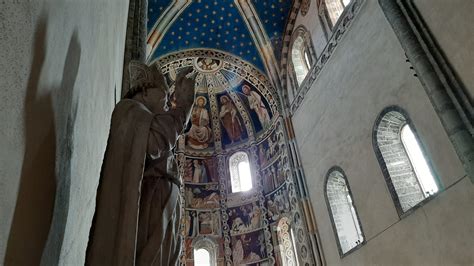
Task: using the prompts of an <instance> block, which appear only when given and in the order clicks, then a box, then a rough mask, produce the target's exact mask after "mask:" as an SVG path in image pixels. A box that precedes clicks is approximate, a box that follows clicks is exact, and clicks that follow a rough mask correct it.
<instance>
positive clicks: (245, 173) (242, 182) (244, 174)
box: [229, 152, 253, 193]
mask: <svg viewBox="0 0 474 266" xmlns="http://www.w3.org/2000/svg"><path fill="white" fill-rule="evenodd" d="M229 170H230V178H231V184H232V193H236V192H243V191H248V190H250V189H252V187H253V182H252V174H251V171H250V162H249V157H248V155H247V153H245V152H236V153H234V154H233V155H232V156H230V158H229Z"/></svg>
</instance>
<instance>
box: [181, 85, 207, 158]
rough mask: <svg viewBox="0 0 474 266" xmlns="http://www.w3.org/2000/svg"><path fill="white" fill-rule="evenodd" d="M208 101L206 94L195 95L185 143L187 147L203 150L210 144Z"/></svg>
mask: <svg viewBox="0 0 474 266" xmlns="http://www.w3.org/2000/svg"><path fill="white" fill-rule="evenodd" d="M209 113H210V112H209V101H208V98H207V96H206V95H199V94H197V95H196V100H195V102H194V107H193V110H192V112H191V119H190V123H189V125H190V126H189V129H188V130H187V133H186V144H187V146H188V147H189V148H192V149H195V150H203V149H207V148H209V147H210V145H211V146H212V142H213V141H212V130H211V123H210V116H209Z"/></svg>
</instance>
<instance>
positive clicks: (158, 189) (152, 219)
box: [86, 99, 185, 265]
mask: <svg viewBox="0 0 474 266" xmlns="http://www.w3.org/2000/svg"><path fill="white" fill-rule="evenodd" d="M184 119H185V118H184V117H181V116H177V115H176V114H174V113H173V112H166V113H165V112H163V113H161V114H153V113H151V112H150V111H149V110H148V109H147V108H146V107H145V106H144V105H143V104H142V103H140V102H138V101H135V100H129V99H125V100H122V101H120V102H119V103H118V104H117V106H116V107H115V109H114V112H113V114H112V124H111V129H110V135H109V140H108V144H107V150H106V153H105V159H104V163H103V166H102V172H101V178H100V181H99V188H98V192H97V205H96V213H95V215H94V220H93V224H92V228H91V234H90V236H89V245H88V248H87V254H86V265H135V264H137V265H175V264H176V263H177V259H178V256H179V251H180V246H181V245H180V237H179V232H178V231H179V230H178V229H179V227H178V226H179V219H180V217H179V215H180V213H179V211H180V207H179V203H178V198H179V188H178V186H177V185H175V184H174V183H178V182H179V181H178V182H177V180H176V179H177V178H178V177H177V175H174V176H173V175H172V174H169V171H167V168H168V166H169V163H168V162H169V159H170V157H171V152H170V151H171V149H172V147H173V146H174V145H175V142H176V139H177V136H178V133H180V132H181V131H182V129H183V125H184V122H185V121H184ZM173 178H174V180H173ZM178 180H179V179H178ZM172 181H173V182H174V183H173V182H172Z"/></svg>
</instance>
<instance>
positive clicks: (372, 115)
mask: <svg viewBox="0 0 474 266" xmlns="http://www.w3.org/2000/svg"><path fill="white" fill-rule="evenodd" d="M352 23H353V24H352V26H351V28H350V29H349V30H348V31H347V32H346V34H345V35H344V36H343V37H342V39H341V41H340V43H339V44H338V46H337V47H336V50H335V51H334V53H333V54H332V56H331V57H330V59H329V61H328V62H327V63H326V65H325V66H324V68H323V70H322V71H321V73H320V75H319V77H318V78H317V79H316V80H315V82H314V83H313V85H312V87H311V89H310V90H309V91H308V93H307V94H306V96H305V98H304V100H303V102H302V104H301V106H300V107H299V109H298V110H297V111H296V112H295V114H294V115H293V117H292V120H293V124H294V129H295V135H296V141H297V143H298V148H299V151H300V155H301V156H300V157H301V160H302V164H303V168H304V171H305V176H306V182H307V185H308V188H309V193H310V198H311V202H312V204H313V208H314V213H315V216H316V222H317V224H318V231H319V235H320V237H321V242H322V248H323V251H324V255H325V259H326V262H327V265H368V264H379V265H429V264H433V265H446V264H472V263H474V255H473V254H474V245H473V242H472V239H473V235H474V219H473V217H474V210H473V209H472V204H474V194H473V192H474V188H473V184H472V183H471V182H470V181H469V178H468V177H466V174H465V172H464V170H463V167H462V165H461V163H460V162H459V160H458V158H457V156H456V153H455V151H454V149H453V147H452V145H451V143H450V142H449V139H448V136H447V134H446V133H445V131H444V129H443V127H442V125H441V123H440V121H439V119H438V117H437V115H436V113H435V111H434V109H433V107H432V105H431V103H430V101H429V99H428V97H427V95H426V93H425V90H424V88H423V86H422V85H421V83H420V81H419V80H418V78H416V77H415V76H414V75H413V74H414V72H413V71H412V70H410V68H409V67H410V64H409V63H407V62H406V61H405V60H406V58H405V55H404V52H403V50H402V48H401V46H400V44H399V42H398V40H397V38H396V36H395V34H394V33H393V31H392V29H391V27H390V25H389V24H388V22H387V20H386V19H385V17H384V15H383V12H382V10H381V9H380V7H379V5H378V2H377V1H372V0H366V1H365V3H364V4H363V5H362V7H361V10H360V13H359V14H358V15H357V17H356V18H355V19H354V21H353V22H352ZM465 23H467V21H465ZM307 27H308V28H310V26H307ZM472 59H473V58H472V57H471V58H470V59H469V61H473V60H472ZM390 105H398V106H400V107H401V108H403V109H405V111H407V113H408V114H409V116H410V118H411V119H412V121H413V124H414V127H415V129H416V130H417V133H418V135H419V137H420V139H421V142H422V144H423V146H424V148H425V151H426V153H427V154H428V157H429V160H430V161H431V162H432V164H433V165H434V170H435V172H436V174H437V175H438V177H439V179H440V180H441V183H442V185H443V188H442V192H440V193H439V194H438V196H437V197H436V198H434V199H432V200H430V201H429V202H427V203H426V204H425V205H423V206H422V207H420V208H418V209H416V210H414V211H413V212H412V213H410V214H408V215H407V216H405V217H404V218H402V219H401V218H399V216H398V214H397V211H396V209H395V205H394V203H393V201H392V198H391V196H390V192H389V191H388V188H387V185H386V182H385V180H384V176H383V174H382V171H381V168H380V166H379V163H378V161H377V159H376V156H375V152H374V149H373V146H372V128H373V126H374V123H375V120H376V118H377V116H378V115H379V114H380V112H381V111H382V110H383V109H384V108H385V107H387V106H390ZM335 165H337V166H339V167H341V168H342V169H343V170H344V171H345V173H346V175H347V179H348V182H349V184H350V187H351V190H352V194H353V197H354V204H355V206H356V208H357V211H358V214H359V217H360V221H361V226H362V230H363V231H364V234H365V239H366V243H365V244H364V245H363V246H361V247H360V249H358V250H355V251H354V252H352V253H350V254H348V255H346V256H344V257H343V258H340V256H339V253H338V249H337V244H336V236H335V233H334V231H333V228H332V225H331V221H330V218H329V213H328V206H327V205H326V201H325V198H324V181H325V175H326V173H327V171H328V170H329V169H330V168H331V167H332V166H335Z"/></svg>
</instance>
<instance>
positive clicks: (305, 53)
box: [304, 50, 311, 69]
mask: <svg viewBox="0 0 474 266" xmlns="http://www.w3.org/2000/svg"><path fill="white" fill-rule="evenodd" d="M304 61H305V63H306V67H307V68H308V69H309V68H311V63H310V61H309V55H308V51H306V50H304Z"/></svg>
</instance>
